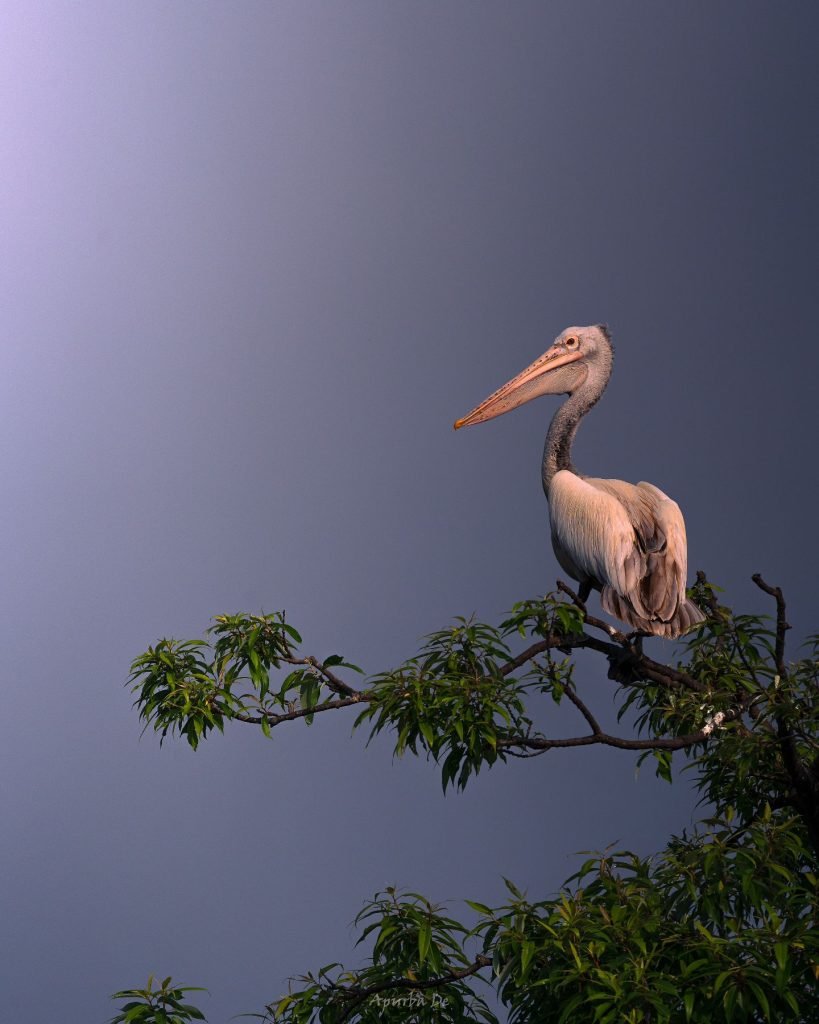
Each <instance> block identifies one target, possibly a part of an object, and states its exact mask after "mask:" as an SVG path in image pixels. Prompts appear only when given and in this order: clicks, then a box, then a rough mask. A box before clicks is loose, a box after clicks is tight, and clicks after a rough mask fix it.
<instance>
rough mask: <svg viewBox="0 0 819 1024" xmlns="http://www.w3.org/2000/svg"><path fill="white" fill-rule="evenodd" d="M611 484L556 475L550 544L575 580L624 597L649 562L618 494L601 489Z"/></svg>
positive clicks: (633, 588) (566, 473) (636, 585)
mask: <svg viewBox="0 0 819 1024" xmlns="http://www.w3.org/2000/svg"><path fill="white" fill-rule="evenodd" d="M611 482H612V481H608V480H592V479H585V480H584V479H582V478H581V477H579V476H577V475H576V474H575V473H570V472H569V471H568V470H560V472H558V473H555V475H554V476H553V477H552V482H551V485H550V487H549V516H550V519H551V522H552V540H553V543H554V546H555V550H556V551H559V550H560V549H562V550H563V552H564V553H565V555H566V556H568V558H567V561H568V562H570V563H571V564H572V565H574V566H576V568H577V570H578V573H577V574H576V575H575V578H576V579H579V580H580V581H581V582H582V581H583V580H584V579H590V580H591V581H592V582H594V583H595V584H596V585H597V586H598V587H600V588H602V587H605V586H611V587H613V588H614V589H615V590H616V591H617V592H618V593H620V594H623V595H627V594H631V593H632V592H634V591H636V590H637V589H638V588H639V585H640V581H641V580H642V579H643V577H644V576H645V574H646V569H647V562H646V555H645V552H644V549H643V547H642V546H641V545H639V544H638V543H636V537H635V531H634V524H633V522H632V518H631V516H630V514H629V511H628V510H627V509H626V507H625V505H624V504H623V501H622V498H621V496H620V494H619V493H617V491H616V490H615V489H613V488H611V487H608V486H602V487H601V486H600V485H601V484H604V485H607V484H609V483H611ZM618 482H619V481H618ZM623 486H624V487H628V486H629V485H628V484H624V485H623ZM632 490H636V488H634V487H632ZM561 561H562V559H561Z"/></svg>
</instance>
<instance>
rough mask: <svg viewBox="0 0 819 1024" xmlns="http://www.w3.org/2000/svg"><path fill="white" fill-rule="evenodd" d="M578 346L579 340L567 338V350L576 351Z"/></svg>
mask: <svg viewBox="0 0 819 1024" xmlns="http://www.w3.org/2000/svg"><path fill="white" fill-rule="evenodd" d="M577 345H578V341H577V338H567V339H566V348H569V349H572V350H574V349H576V348H577Z"/></svg>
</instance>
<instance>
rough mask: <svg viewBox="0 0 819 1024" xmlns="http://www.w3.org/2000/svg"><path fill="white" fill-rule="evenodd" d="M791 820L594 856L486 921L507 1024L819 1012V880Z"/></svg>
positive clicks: (713, 825)
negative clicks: (656, 852) (540, 896)
mask: <svg viewBox="0 0 819 1024" xmlns="http://www.w3.org/2000/svg"><path fill="white" fill-rule="evenodd" d="M810 867H814V868H815V867H816V860H815V856H814V855H813V853H812V851H811V850H810V849H809V848H808V847H807V846H806V845H805V841H804V829H802V828H801V826H800V824H799V822H798V821H797V820H796V819H794V818H793V817H790V818H788V817H785V816H782V817H776V816H774V815H772V814H769V815H768V816H767V817H766V818H765V820H760V821H758V822H755V823H754V824H753V825H751V826H750V827H748V828H745V829H735V828H731V827H730V825H729V824H728V823H727V821H726V820H725V818H724V817H723V818H718V819H712V820H709V821H707V822H704V823H703V828H702V829H701V830H700V831H698V832H696V833H695V834H694V835H693V836H692V837H685V836H683V837H679V838H676V839H673V840H672V842H671V843H670V844H669V847H668V849H667V850H666V851H665V852H664V853H663V854H662V855H660V856H659V857H657V858H649V859H645V858H640V857H637V856H636V855H634V854H632V853H628V852H623V853H612V854H606V855H600V856H597V857H594V858H592V859H590V860H588V861H586V863H585V864H583V866H582V867H581V869H580V870H579V871H578V873H577V874H576V875H575V876H573V878H572V879H570V881H569V883H568V884H567V886H566V887H565V888H564V891H563V892H562V893H561V894H560V895H559V897H558V898H556V899H550V900H546V901H543V902H540V903H535V904H531V903H529V902H528V901H527V900H526V899H525V898H524V897H523V896H522V895H521V894H520V893H516V894H515V897H516V898H515V899H514V900H513V901H512V902H511V903H510V904H509V905H508V906H506V907H504V908H501V910H499V911H493V912H492V913H491V918H492V920H491V922H489V923H486V922H485V923H483V924H482V925H479V928H480V929H482V931H483V934H484V938H485V941H486V943H487V948H488V949H491V950H492V951H493V955H494V962H495V967H496V972H497V976H498V984H499V990H500V996H501V999H502V1001H503V1003H504V1004H505V1005H507V1006H508V1007H509V1008H510V1010H511V1015H510V1022H511V1024H524V1022H527V1024H528V1022H529V1021H533V1020H537V1021H543V1022H544V1024H550V1022H554V1024H564V1022H569V1021H570V1022H572V1024H587V1022H588V1024H613V1022H615V1021H616V1022H618V1024H620V1022H622V1024H644V1022H646V1021H651V1022H652V1024H654V1022H656V1024H677V1022H680V1024H682V1022H683V1021H685V1022H697V1024H699V1022H704V1021H720V1022H723V1021H724V1022H731V1021H743V1022H750V1021H769V1022H779V1021H785V1020H794V1021H801V1022H802V1024H813V1022H816V1021H819V1005H817V1000H816V994H817V990H818V989H819V986H817V977H818V976H819V935H817V930H816V925H817V923H819V921H817V915H819V883H818V882H817V877H816V875H815V874H814V872H813V871H812V870H810V869H809V868H810Z"/></svg>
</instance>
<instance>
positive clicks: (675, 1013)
mask: <svg viewBox="0 0 819 1024" xmlns="http://www.w3.org/2000/svg"><path fill="white" fill-rule="evenodd" d="M697 588H698V589H697V600H698V602H699V603H700V604H701V606H703V607H705V608H708V609H709V611H710V616H709V618H708V620H707V622H705V623H704V624H703V625H702V626H700V627H699V628H698V629H697V630H696V632H695V633H694V634H692V636H691V638H690V639H689V640H688V642H687V644H686V647H685V656H684V659H683V660H681V661H680V662H678V663H677V664H676V665H665V666H663V665H661V664H659V663H657V662H650V659H646V658H643V656H642V655H641V653H640V651H639V648H638V647H637V646H636V645H635V646H632V645H631V643H630V641H629V640H628V639H627V638H623V637H622V636H620V637H614V638H612V637H611V635H610V634H607V633H605V631H604V636H605V637H606V639H604V640H603V641H600V640H599V639H597V640H593V639H592V638H591V637H590V635H589V633H588V632H584V629H583V625H584V623H583V613H582V611H581V610H580V609H579V608H578V607H577V606H575V605H574V604H572V603H571V602H567V601H566V600H564V598H563V597H558V596H556V595H549V596H547V597H545V598H543V599H542V600H539V601H528V602H522V603H520V604H518V605H516V606H515V607H514V609H513V611H512V613H511V615H510V617H509V618H508V619H506V620H505V621H504V622H502V623H501V625H500V626H499V627H492V626H488V625H485V624H482V623H479V622H476V621H474V620H467V619H459V620H457V621H456V623H455V625H453V626H452V627H451V628H449V629H446V630H442V631H440V632H437V633H433V634H432V635H430V636H429V637H427V638H426V641H425V643H424V645H423V647H422V649H421V651H420V652H419V653H418V654H417V655H416V656H415V657H413V658H410V659H409V660H408V661H406V662H405V663H404V664H403V665H401V666H399V667H398V668H397V669H394V670H392V671H389V672H384V673H381V674H379V675H376V676H373V677H371V678H369V679H367V680H366V682H365V684H364V686H363V687H362V689H361V690H359V691H354V690H352V688H351V687H350V686H349V685H348V684H347V683H345V682H342V681H341V679H340V678H339V677H338V676H336V675H335V671H336V670H337V669H343V670H346V671H348V672H349V671H355V672H360V670H357V669H355V667H354V666H351V665H347V664H345V663H344V662H343V659H342V658H341V656H338V655H332V656H330V657H329V658H327V659H326V660H325V661H324V662H323V663H319V662H317V661H314V660H313V659H311V658H305V657H301V656H299V655H298V653H297V648H296V645H297V644H298V643H299V642H300V637H299V636H298V633H296V631H295V630H294V629H293V628H292V627H291V626H289V624H287V623H285V621H284V616H283V615H278V614H274V615H272V616H232V617H231V616H224V617H220V618H219V619H217V620H216V625H215V626H214V627H213V630H212V634H211V635H212V636H213V637H215V640H214V641H213V642H212V643H211V644H207V643H206V642H187V643H184V642H176V641H169V640H164V641H161V642H160V643H159V644H157V645H156V647H155V648H151V649H149V651H148V652H147V653H146V654H145V655H143V656H141V658H139V659H137V660H136V661H135V663H134V667H133V674H132V680H134V682H135V685H134V689H135V692H137V693H138V697H137V703H138V705H139V706H140V712H141V715H142V717H143V719H144V720H145V722H146V724H150V725H152V726H153V727H154V728H155V729H157V730H158V731H159V732H160V733H161V735H162V736H165V735H166V734H167V733H168V732H169V731H174V730H176V731H179V732H180V733H182V734H183V735H185V736H186V738H187V739H188V741H189V742H191V743H192V744H193V745H194V746H195V745H196V743H197V742H198V740H199V739H200V738H201V737H203V736H204V735H206V734H207V732H208V731H209V730H211V729H213V728H221V727H222V724H223V722H224V721H225V720H227V719H229V718H235V719H239V720H241V721H245V722H255V723H258V724H261V726H262V728H263V729H265V730H266V731H268V732H269V731H270V729H271V728H272V727H273V725H275V724H278V722H280V721H283V720H285V719H288V718H295V717H304V718H305V719H307V720H309V719H310V718H311V717H312V716H313V715H314V714H317V713H318V712H319V711H321V710H323V709H329V708H331V707H342V706H347V705H348V704H356V703H360V704H361V706H362V709H361V711H360V712H359V716H358V719H357V724H359V725H364V726H367V727H368V728H369V730H370V735H371V736H373V735H376V734H378V733H382V732H386V733H388V734H390V735H391V736H392V739H393V744H394V750H395V751H396V753H398V754H402V753H407V752H408V753H414V754H421V753H423V754H425V755H427V756H430V757H432V758H434V759H435V760H436V761H437V762H438V763H439V764H440V766H441V774H442V781H443V784H444V788H446V787H447V786H449V785H455V786H457V787H463V786H464V785H465V784H466V783H467V782H468V780H469V779H470V778H471V777H472V776H474V775H475V774H477V772H478V771H479V770H480V769H481V768H482V767H484V766H491V765H492V764H494V763H496V762H497V761H498V760H503V759H504V758H505V757H506V756H508V754H509V752H510V751H511V750H512V749H513V748H514V746H515V743H516V741H518V744H519V741H521V740H523V741H534V740H536V739H538V738H539V734H538V733H537V732H536V731H535V730H534V727H533V724H532V721H531V719H530V717H529V713H528V710H527V709H528V708H529V707H530V706H531V704H532V702H533V701H537V700H540V699H541V698H542V697H543V696H544V695H546V696H548V697H550V698H551V701H553V702H556V703H559V702H561V699H562V698H564V697H565V698H566V701H565V703H566V704H569V703H571V704H574V706H575V708H576V709H577V710H578V711H579V712H580V714H581V715H582V716H583V718H584V719H585V720H586V721H585V726H586V727H588V728H591V729H592V730H594V729H595V727H596V722H595V719H594V717H593V716H592V715H591V714H590V713H589V709H588V707H586V706H585V705H584V704H583V703H582V701H580V693H581V687H580V686H579V685H578V683H577V681H576V680H575V679H574V675H573V673H574V663H573V661H572V657H571V654H572V651H573V649H574V648H576V647H584V646H589V647H591V648H592V649H593V650H596V651H597V652H598V653H600V654H602V655H604V656H605V658H606V660H607V661H608V666H609V671H608V674H609V677H610V678H612V679H614V680H616V681H617V682H618V683H619V684H620V686H619V688H618V690H617V695H618V699H619V715H620V717H621V718H622V719H627V720H630V721H632V723H633V724H634V725H636V728H637V730H638V733H639V734H640V735H642V736H646V737H648V738H649V739H651V738H655V739H662V740H663V742H665V744H666V746H665V747H663V746H660V747H654V748H651V749H648V750H647V751H646V752H645V754H644V755H643V756H645V757H649V758H653V759H654V761H655V764H656V768H657V772H658V774H659V775H661V776H662V777H664V778H666V779H667V780H668V781H671V778H672V754H671V751H670V750H669V749H667V746H668V742H667V741H668V740H669V739H677V740H681V741H682V743H681V746H682V747H684V748H686V749H685V750H681V751H680V754H679V756H680V757H681V758H685V759H686V762H687V767H688V768H689V770H690V771H691V772H692V773H693V774H694V776H695V784H696V785H697V786H698V787H699V788H700V790H701V791H702V794H703V801H704V803H706V804H707V805H708V812H707V813H708V814H709V817H708V818H706V819H705V820H704V821H702V822H700V823H699V824H698V825H697V826H696V827H695V828H694V829H693V830H692V831H691V832H690V833H688V834H686V833H683V834H682V835H680V836H677V837H674V838H672V839H671V840H670V842H669V843H668V845H667V847H666V849H665V850H664V851H663V852H661V853H660V854H658V855H657V856H655V857H653V858H643V857H640V856H637V855H636V854H633V853H629V852H617V853H611V852H607V853H605V854H598V855H595V856H592V857H590V858H589V859H587V860H586V861H585V862H583V863H582V864H581V866H580V868H579V869H578V871H577V872H576V873H575V875H574V876H572V877H571V878H570V879H569V880H568V881H567V883H566V884H565V886H564V887H563V888H562V890H561V891H560V892H559V893H558V894H557V895H556V896H553V897H551V898H549V899H546V900H541V901H530V900H529V898H528V897H527V896H526V895H524V894H523V893H522V892H521V891H520V890H519V889H518V888H517V887H516V886H515V885H514V884H513V883H511V882H508V881H507V883H506V885H507V890H508V893H509V896H508V899H507V902H506V903H505V904H504V905H502V906H500V907H497V908H492V907H490V906H489V905H487V904H485V903H480V902H477V901H471V902H468V906H469V908H470V910H471V911H472V913H473V914H474V915H476V919H475V920H473V922H472V923H471V924H469V925H467V924H462V923H461V922H460V921H458V920H457V919H456V918H454V917H452V916H451V915H450V914H449V913H448V912H447V913H444V911H443V910H442V908H441V907H439V906H435V905H433V904H431V903H430V902H429V901H427V900H426V899H425V898H424V897H422V896H420V895H418V894H415V893H404V894H399V893H397V892H396V891H395V890H393V889H388V890H386V891H384V892H383V893H379V894H377V895H376V897H375V898H374V899H373V900H372V901H370V902H369V903H367V904H366V906H365V907H364V909H363V910H362V912H361V914H360V915H359V917H358V918H357V921H356V924H357V927H358V928H359V931H360V934H359V942H360V944H361V945H362V946H363V947H364V949H365V950H367V951H368V956H365V962H364V964H363V966H361V967H360V968H359V969H357V970H348V969H345V968H344V967H343V966H342V965H341V964H338V963H332V964H328V965H326V966H324V967H322V968H320V969H319V970H317V971H315V972H312V973H309V974H307V975H304V976H303V977H301V978H298V979H294V980H293V982H292V985H291V988H290V991H289V992H288V993H287V994H286V995H283V996H282V997H280V998H279V999H278V1000H277V1001H274V1002H273V1003H271V1004H270V1006H269V1007H268V1008H267V1010H266V1011H265V1013H264V1014H262V1015H260V1016H261V1017H262V1018H263V1019H264V1020H266V1021H268V1022H270V1021H280V1022H282V1024H345V1022H351V1024H370V1022H372V1024H375V1022H376V1021H377V1022H379V1024H399V1022H400V1024H409V1022H410V1021H412V1022H425V1024H426V1022H428V1024H432V1022H436V1024H437V1022H441V1024H464V1022H471V1021H483V1022H494V1021H495V1018H494V1016H493V1015H492V1011H491V1010H490V1008H489V1006H488V1005H487V1004H486V1003H485V1002H484V1001H482V999H481V998H479V995H478V992H479V986H480V985H481V984H482V983H490V984H491V985H493V987H494V989H495V993H496V995H497V996H498V998H499V1000H500V1002H501V1003H502V1004H503V1005H504V1007H505V1009H506V1010H507V1011H508V1012H509V1014H510V1017H509V1020H510V1021H511V1024H530V1022H533V1021H537V1022H542V1024H647V1022H650V1024H683V1022H685V1024H701V1022H705V1021H708V1022H712V1021H713V1022H718V1024H732V1022H737V1024H739V1022H743V1024H745V1022H748V1024H751V1022H753V1024H761V1022H762V1021H766V1022H770V1024H779V1022H780V1021H790V1020H793V1021H798V1022H799V1024H819V999H817V992H818V991H819V938H817V935H819V882H817V878H819V861H817V843H816V839H815V835H814V833H813V832H812V831H811V826H810V823H811V820H812V819H811V814H812V813H813V814H819V810H818V808H819V660H817V653H819V649H818V648H817V638H815V637H814V638H811V640H810V642H809V643H808V645H806V647H805V648H804V649H803V651H802V652H801V653H802V657H801V658H800V659H799V660H798V661H796V662H792V663H790V664H785V661H784V657H783V655H782V648H783V633H782V625H781V624H782V623H783V622H784V616H783V615H782V614H781V611H782V605H781V594H779V592H778V591H776V590H775V589H774V588H768V589H767V591H766V592H767V593H769V594H772V595H774V596H776V595H777V594H779V596H778V598H777V600H779V602H780V616H779V620H778V621H779V623H780V626H779V632H778V634H777V633H775V632H774V631H772V629H771V627H770V623H769V620H767V619H765V618H760V617H756V616H743V615H734V614H733V613H732V612H731V610H730V609H728V608H726V607H724V606H721V605H720V604H719V603H718V601H717V596H716V595H717V589H716V588H714V587H712V586H711V585H710V584H708V583H707V582H706V581H705V580H704V578H700V580H699V581H698V584H697ZM762 589H765V587H764V586H763V588H762ZM610 641H612V642H610ZM527 644H528V646H525V645H527ZM521 645H524V646H523V650H522V651H521V650H520V648H521ZM274 672H277V673H279V675H278V676H277V677H274V676H273V673H274ZM548 706H549V708H550V709H552V710H553V705H552V704H549V705H548ZM570 710H571V709H570ZM597 728H598V731H597V733H596V735H597V736H599V735H600V730H599V727H597ZM587 739H588V737H587ZM592 739H594V735H593V736H592ZM816 820H818V821H819V818H817V819H816ZM167 981H168V982H169V979H167ZM163 984H164V983H163ZM150 987H151V983H149V989H150ZM179 991H180V992H182V991H184V990H179ZM119 996H120V997H122V998H130V999H131V1002H130V1003H129V1004H128V1006H127V1008H124V1009H123V1014H121V1015H120V1017H118V1018H117V1022H118V1024H127V1022H130V1021H131V1020H134V1021H141V1020H145V1021H148V1022H149V1024H161V1022H169V1021H172V1022H173V1024H177V1021H179V1022H182V1021H185V1020H188V1019H200V1018H197V1017H196V1016H195V1014H194V1013H193V1012H192V1011H193V1008H192V1007H186V1006H182V1004H181V1003H180V1006H178V1007H171V1009H170V1012H172V1013H176V1014H177V1017H172V1016H169V1015H167V1014H166V1015H165V1016H162V1015H161V1013H165V1011H164V1010H161V1008H160V1009H157V1008H156V1007H155V1006H154V1005H153V1004H149V997H150V998H154V996H153V994H151V993H150V992H148V991H147V990H145V991H141V992H140V991H138V990H133V991H131V992H125V993H120V994H119ZM174 998H176V999H177V1001H179V997H177V996H174ZM493 1005H494V1004H493ZM184 1012H187V1013H189V1014H190V1016H189V1017H187V1018H186V1017H184V1016H181V1017H180V1016H178V1015H179V1014H180V1013H184ZM196 1013H198V1011H196ZM128 1014H130V1016H127V1015H128ZM150 1014H153V1016H151V1015H150Z"/></svg>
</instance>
